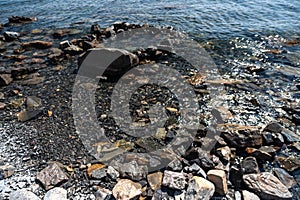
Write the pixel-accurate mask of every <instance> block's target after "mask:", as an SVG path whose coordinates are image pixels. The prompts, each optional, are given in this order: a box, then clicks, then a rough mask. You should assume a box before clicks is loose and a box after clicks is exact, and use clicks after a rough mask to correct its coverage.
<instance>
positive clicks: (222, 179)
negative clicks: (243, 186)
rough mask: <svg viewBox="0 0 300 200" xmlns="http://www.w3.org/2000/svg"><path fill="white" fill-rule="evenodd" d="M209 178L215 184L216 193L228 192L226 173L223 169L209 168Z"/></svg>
mask: <svg viewBox="0 0 300 200" xmlns="http://www.w3.org/2000/svg"><path fill="white" fill-rule="evenodd" d="M207 178H208V180H209V181H211V182H212V183H213V184H214V185H215V191H216V193H218V194H220V195H223V196H224V195H226V194H227V192H228V188H227V180H226V174H225V172H224V171H223V170H215V169H213V170H209V171H208V172H207Z"/></svg>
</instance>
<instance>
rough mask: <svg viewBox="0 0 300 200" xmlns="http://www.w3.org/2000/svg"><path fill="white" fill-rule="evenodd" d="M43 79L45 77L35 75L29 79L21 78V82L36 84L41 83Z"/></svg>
mask: <svg viewBox="0 0 300 200" xmlns="http://www.w3.org/2000/svg"><path fill="white" fill-rule="evenodd" d="M44 80H45V77H38V76H35V77H32V78H30V79H26V80H23V81H22V84H23V85H37V84H40V83H42V82H43V81H44Z"/></svg>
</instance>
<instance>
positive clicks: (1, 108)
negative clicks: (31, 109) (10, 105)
mask: <svg viewBox="0 0 300 200" xmlns="http://www.w3.org/2000/svg"><path fill="white" fill-rule="evenodd" d="M5 107H6V104H5V103H2V102H0V110H3V109H4V108H5Z"/></svg>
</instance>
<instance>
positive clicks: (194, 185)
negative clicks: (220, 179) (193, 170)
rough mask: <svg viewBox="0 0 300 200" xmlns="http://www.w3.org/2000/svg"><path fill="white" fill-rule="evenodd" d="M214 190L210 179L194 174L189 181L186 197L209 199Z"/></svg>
mask: <svg viewBox="0 0 300 200" xmlns="http://www.w3.org/2000/svg"><path fill="white" fill-rule="evenodd" d="M214 192H215V186H214V184H213V183H211V182H210V181H208V180H206V179H204V178H201V177H198V176H194V177H193V179H192V180H191V181H190V183H189V185H188V188H187V192H186V199H191V200H192V199H201V200H202V199H203V200H209V199H210V198H211V197H212V196H213V195H214Z"/></svg>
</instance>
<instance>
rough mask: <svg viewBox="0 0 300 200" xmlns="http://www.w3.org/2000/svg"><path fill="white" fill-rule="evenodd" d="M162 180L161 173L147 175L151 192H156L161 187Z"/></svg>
mask: <svg viewBox="0 0 300 200" xmlns="http://www.w3.org/2000/svg"><path fill="white" fill-rule="evenodd" d="M162 179H163V173H161V172H156V173H152V174H148V175H147V180H148V183H149V186H150V188H151V189H152V190H157V189H158V188H160V187H161V184H162Z"/></svg>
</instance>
